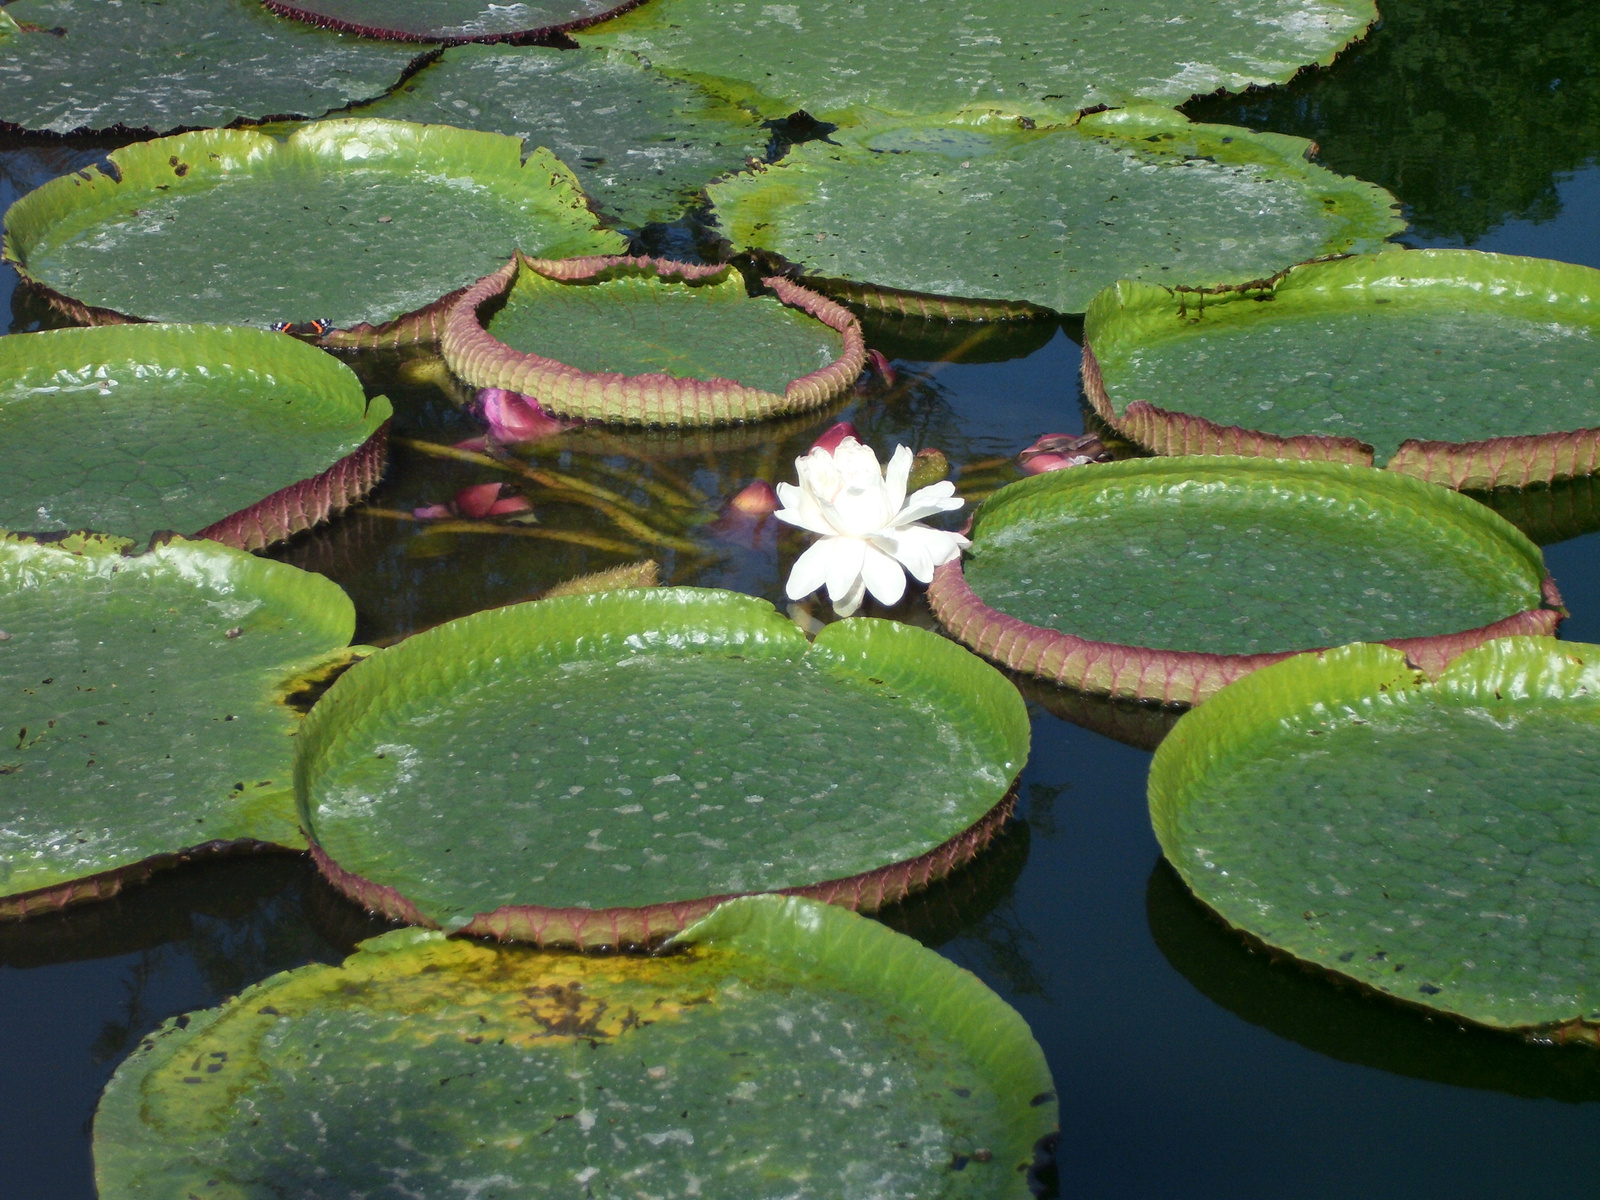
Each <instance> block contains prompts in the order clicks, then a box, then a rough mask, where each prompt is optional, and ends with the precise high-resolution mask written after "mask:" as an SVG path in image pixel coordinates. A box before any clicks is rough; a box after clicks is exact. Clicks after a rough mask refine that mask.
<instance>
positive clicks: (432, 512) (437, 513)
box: [411, 504, 456, 521]
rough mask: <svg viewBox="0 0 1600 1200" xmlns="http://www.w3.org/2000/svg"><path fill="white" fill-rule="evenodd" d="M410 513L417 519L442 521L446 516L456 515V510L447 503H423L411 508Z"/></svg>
mask: <svg viewBox="0 0 1600 1200" xmlns="http://www.w3.org/2000/svg"><path fill="white" fill-rule="evenodd" d="M411 515H412V516H413V517H415V518H416V519H417V520H419V521H443V520H444V519H445V518H446V517H453V516H455V515H456V510H455V509H454V508H452V507H450V505H448V504H424V505H423V506H422V507H421V508H413V509H412V510H411Z"/></svg>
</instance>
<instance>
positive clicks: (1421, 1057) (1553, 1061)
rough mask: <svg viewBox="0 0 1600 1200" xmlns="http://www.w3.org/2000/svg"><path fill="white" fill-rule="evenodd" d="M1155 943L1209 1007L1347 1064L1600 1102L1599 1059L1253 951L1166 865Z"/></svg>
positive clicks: (1157, 899) (1161, 866)
mask: <svg viewBox="0 0 1600 1200" xmlns="http://www.w3.org/2000/svg"><path fill="white" fill-rule="evenodd" d="M1145 906H1146V912H1147V913H1148V915H1149V918H1150V935H1151V937H1152V938H1154V939H1155V943H1156V946H1157V947H1159V949H1160V950H1161V953H1162V954H1164V955H1165V956H1166V958H1167V961H1168V962H1170V963H1171V964H1172V966H1173V967H1174V968H1175V969H1176V970H1177V971H1178V973H1179V974H1181V975H1182V976H1183V977H1184V978H1185V979H1187V980H1188V981H1189V982H1190V983H1192V984H1193V985H1194V986H1195V988H1196V990H1198V991H1199V992H1200V993H1201V994H1202V995H1204V996H1205V997H1206V998H1207V999H1209V1000H1211V1001H1213V1002H1215V1003H1217V1004H1220V1005H1221V1006H1222V1007H1223V1008H1226V1009H1228V1010H1229V1011H1231V1012H1233V1013H1235V1014H1237V1015H1238V1016H1239V1017H1241V1018H1242V1019H1244V1020H1246V1021H1248V1022H1250V1024H1252V1025H1257V1026H1260V1027H1261V1028H1263V1029H1266V1030H1268V1031H1269V1032H1271V1033H1274V1034H1277V1035H1278V1036H1279V1037H1282V1038H1287V1039H1289V1040H1290V1041H1293V1042H1298V1043H1299V1044H1300V1045H1302V1046H1304V1047H1306V1049H1308V1050H1314V1051H1316V1052H1317V1053H1318V1054H1322V1055H1326V1056H1327V1057H1329V1058H1333V1059H1337V1060H1338V1061H1340V1062H1347V1063H1355V1064H1358V1065H1361V1066H1367V1067H1376V1068H1378V1069H1379V1070H1383V1071H1390V1072H1393V1073H1394V1074H1397V1075H1407V1076H1410V1077H1411V1078H1413V1079H1424V1080H1429V1081H1431V1082H1434V1083H1446V1084H1450V1085H1452V1086H1454V1087H1465V1088H1484V1089H1489V1090H1492V1091H1497V1092H1504V1093H1506V1094H1508V1095H1512V1096H1523V1097H1529V1098H1539V1099H1550V1100H1561V1101H1565V1102H1568V1103H1581V1102H1584V1101H1593V1100H1600V1051H1597V1050H1595V1049H1594V1048H1593V1047H1590V1046H1582V1045H1568V1046H1549V1045H1539V1044H1535V1043H1531V1042H1528V1041H1525V1040H1523V1039H1522V1038H1519V1037H1516V1036H1513V1035H1510V1034H1503V1033H1495V1032H1493V1031H1490V1030H1486V1029H1476V1028H1466V1027H1463V1026H1460V1025H1457V1024H1455V1023H1454V1022H1452V1021H1450V1020H1448V1019H1446V1018H1444V1017H1430V1016H1427V1015H1425V1014H1424V1013H1422V1012H1421V1011H1418V1010H1413V1009H1409V1008H1405V1007H1402V1006H1401V1005H1399V1004H1396V1003H1394V1002H1393V1001H1391V1000H1388V999H1386V998H1384V997H1382V996H1374V995H1370V994H1368V993H1366V992H1363V991H1361V990H1360V989H1359V988H1357V987H1356V986H1355V985H1354V984H1349V985H1345V984H1342V983H1339V982H1337V981H1335V980H1334V979H1332V978H1331V977H1329V976H1328V975H1326V974H1324V973H1322V972H1320V971H1316V970H1315V969H1313V968H1308V967H1302V966H1300V965H1299V964H1297V963H1295V962H1293V961H1289V960H1275V959H1274V958H1273V957H1272V956H1270V955H1268V954H1266V953H1264V952H1258V951H1256V950H1253V949H1251V948H1250V947H1249V946H1247V945H1246V944H1245V943H1244V941H1243V940H1242V939H1241V938H1239V937H1238V936H1237V935H1236V934H1234V933H1233V932H1231V931H1230V930H1229V929H1227V928H1226V927H1225V926H1224V925H1223V924H1222V923H1221V922H1220V921H1219V920H1217V919H1216V918H1215V917H1214V916H1212V915H1211V913H1210V912H1209V911H1207V909H1206V908H1205V906H1204V905H1202V904H1201V903H1200V902H1199V901H1198V900H1196V899H1195V898H1194V896H1193V895H1191V894H1190V892H1189V889H1188V888H1187V887H1185V886H1184V884H1183V881H1182V880H1181V879H1180V878H1179V877H1178V873H1177V872H1176V871H1174V870H1173V869H1172V868H1171V867H1170V866H1169V865H1168V864H1167V862H1166V860H1165V859H1162V860H1160V861H1159V862H1157V864H1156V868H1155V870H1153V871H1152V872H1151V873H1150V883H1149V887H1148V889H1147V891H1146V893H1145Z"/></svg>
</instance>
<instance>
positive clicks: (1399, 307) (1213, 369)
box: [1084, 250, 1600, 488]
mask: <svg viewBox="0 0 1600 1200" xmlns="http://www.w3.org/2000/svg"><path fill="white" fill-rule="evenodd" d="M1085 334H1086V339H1087V345H1086V346H1085V350H1084V387H1085V390H1086V391H1087V393H1088V394H1089V397H1090V400H1091V402H1092V403H1093V404H1094V406H1095V408H1096V410H1097V411H1098V412H1099V413H1100V415H1101V416H1102V417H1103V418H1105V419H1106V420H1107V421H1109V422H1111V423H1112V424H1113V425H1115V426H1116V427H1117V428H1118V429H1119V430H1121V431H1122V432H1124V433H1126V434H1127V435H1128V436H1130V437H1132V438H1134V439H1135V440H1136V441H1139V442H1141V443H1143V444H1144V445H1145V446H1148V447H1151V448H1153V449H1155V450H1157V451H1163V452H1167V453H1184V454H1193V453H1197V452H1198V453H1208V452H1209V453H1223V454H1250V453H1260V454H1269V455H1273V456H1281V457H1285V458H1301V457H1308V456H1309V457H1317V458H1334V459H1338V460H1340V461H1348V462H1366V463H1372V462H1376V463H1378V464H1379V465H1385V464H1386V465H1387V466H1389V467H1390V468H1391V469H1392V470H1396V471H1400V472H1402V473H1404V474H1407V475H1415V476H1417V477H1419V478H1422V479H1428V480H1431V481H1432V482H1434V483H1442V484H1445V485H1446V486H1448V487H1467V488H1493V487H1523V486H1526V485H1527V484H1530V483H1549V482H1550V481H1552V480H1554V479H1558V478H1563V477H1570V476H1575V475H1587V474H1589V473H1591V472H1594V471H1597V470H1600V271H1596V270H1594V269H1593V268H1591V267H1578V266H1573V265H1571V264H1569V263H1558V262H1550V261H1548V260H1545V259H1538V258H1515V257H1512V256H1509V255H1504V254H1484V253H1480V252H1479V251H1476V250H1411V251H1405V252H1403V253H1395V252H1388V253H1384V254H1371V255H1365V256H1362V257H1357V258H1348V259H1343V260H1341V261H1338V262H1328V263H1309V264H1307V265H1305V266H1301V267H1295V268H1294V269H1292V270H1290V271H1289V272H1288V273H1287V274H1286V275H1284V276H1283V277H1282V278H1281V279H1277V280H1270V281H1264V282H1262V283H1259V284H1258V285H1256V286H1247V287H1245V288H1242V289H1238V290H1232V289H1229V290H1225V291H1222V292H1221V293H1220V294H1211V293H1207V294H1204V295H1194V294H1185V293H1181V292H1180V293H1178V294H1176V295H1174V294H1173V293H1172V292H1171V291H1169V290H1168V289H1166V288H1161V287H1155V286H1152V285H1150V284H1147V283H1146V284H1139V283H1119V284H1117V285H1115V286H1114V287H1111V288H1108V289H1107V290H1106V291H1105V292H1102V293H1101V294H1100V295H1099V296H1098V297H1096V298H1095V301H1094V303H1093V304H1091V305H1090V308H1089V315H1088V318H1087V320H1086V321H1085Z"/></svg>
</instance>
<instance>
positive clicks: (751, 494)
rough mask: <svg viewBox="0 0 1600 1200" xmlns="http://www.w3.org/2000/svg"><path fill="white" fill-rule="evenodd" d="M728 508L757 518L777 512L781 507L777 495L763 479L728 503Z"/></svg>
mask: <svg viewBox="0 0 1600 1200" xmlns="http://www.w3.org/2000/svg"><path fill="white" fill-rule="evenodd" d="M728 507H730V508H733V509H735V510H737V511H739V512H742V513H748V514H749V515H750V516H753V517H757V516H765V515H766V514H767V513H773V512H777V511H778V509H779V508H781V507H782V505H781V504H779V502H778V493H777V492H775V491H773V489H772V485H771V484H770V483H768V482H767V481H766V480H765V479H758V480H756V481H755V482H754V483H752V484H750V485H749V486H748V487H746V488H745V489H744V490H743V491H741V492H740V493H739V494H738V495H737V496H735V497H734V498H733V499H732V500H730V501H728Z"/></svg>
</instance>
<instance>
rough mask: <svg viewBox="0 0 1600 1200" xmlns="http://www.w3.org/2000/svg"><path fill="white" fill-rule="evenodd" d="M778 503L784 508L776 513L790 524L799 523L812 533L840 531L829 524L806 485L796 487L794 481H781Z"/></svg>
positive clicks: (776, 515)
mask: <svg viewBox="0 0 1600 1200" xmlns="http://www.w3.org/2000/svg"><path fill="white" fill-rule="evenodd" d="M777 491H778V503H779V504H781V505H783V508H782V509H780V510H779V511H778V512H776V513H774V514H773V516H775V517H777V518H778V520H780V521H784V522H787V523H788V524H790V525H798V526H799V527H800V528H801V529H809V530H810V531H811V532H812V533H820V534H823V535H828V534H835V533H838V532H839V531H838V530H837V529H835V528H834V527H833V526H832V525H830V524H828V520H827V518H826V517H824V516H823V515H822V510H821V508H819V507H818V505H817V499H816V497H815V496H813V495H812V494H811V493H810V492H809V491H807V490H806V489H805V488H804V487H795V486H794V484H792V483H780V484H779V485H778V488H777Z"/></svg>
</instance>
